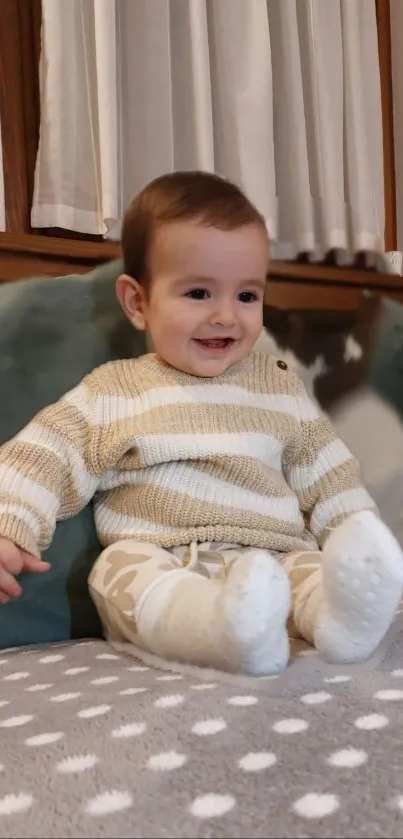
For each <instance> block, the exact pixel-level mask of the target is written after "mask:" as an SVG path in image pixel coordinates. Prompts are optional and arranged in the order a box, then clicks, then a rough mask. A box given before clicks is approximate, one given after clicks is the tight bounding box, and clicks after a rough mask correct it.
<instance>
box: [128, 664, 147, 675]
mask: <svg viewBox="0 0 403 839" xmlns="http://www.w3.org/2000/svg"><path fill="white" fill-rule="evenodd" d="M149 669H150V668H149V667H145V666H144V665H140V664H136V665H131V666H130V667H126V670H130V672H131V673H145V672H146V670H149Z"/></svg>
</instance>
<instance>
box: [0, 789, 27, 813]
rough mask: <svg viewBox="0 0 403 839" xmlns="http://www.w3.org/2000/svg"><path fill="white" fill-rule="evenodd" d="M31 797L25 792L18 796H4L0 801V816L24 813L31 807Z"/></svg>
mask: <svg viewBox="0 0 403 839" xmlns="http://www.w3.org/2000/svg"><path fill="white" fill-rule="evenodd" d="M33 800H34V799H33V796H32V795H28V794H27V793H25V792H20V793H18V795H13V794H11V795H6V797H5V798H1V799H0V816H13V815H14V813H24V812H25V811H26V810H29V808H30V807H31V805H32V802H33Z"/></svg>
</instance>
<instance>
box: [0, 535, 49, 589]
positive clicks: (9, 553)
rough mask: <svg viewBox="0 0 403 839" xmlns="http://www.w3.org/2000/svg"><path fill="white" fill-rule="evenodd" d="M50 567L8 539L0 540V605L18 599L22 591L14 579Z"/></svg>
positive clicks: (46, 569)
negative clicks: (11, 598) (25, 573)
mask: <svg viewBox="0 0 403 839" xmlns="http://www.w3.org/2000/svg"><path fill="white" fill-rule="evenodd" d="M49 568H50V565H49V563H48V562H43V560H42V559H37V558H36V556H32V554H29V553H27V552H26V551H23V550H21V548H19V547H18V546H17V545H15V544H14V542H12V541H11V540H10V539H2V538H0V603H8V601H9V599H10V597H19V596H20V594H21V592H22V589H21V586H20V584H19V583H18V582H17V580H16V579H15V578H16V577H18V575H19V574H21V573H22V572H23V571H35V572H39V573H41V572H42V571H48V570H49Z"/></svg>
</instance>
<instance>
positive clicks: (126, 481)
mask: <svg viewBox="0 0 403 839" xmlns="http://www.w3.org/2000/svg"><path fill="white" fill-rule="evenodd" d="M91 499H94V510H95V521H96V527H97V532H98V536H99V539H100V542H101V544H102V545H104V546H107V545H109V544H112V543H114V542H116V541H118V540H119V539H134V540H136V541H145V542H153V543H155V544H157V545H160V546H161V547H166V548H170V547H174V546H178V545H185V544H189V543H190V542H192V541H197V542H204V541H212V542H225V543H235V544H241V545H248V546H251V547H260V548H267V549H272V550H274V551H282V552H288V551H294V550H304V549H307V548H313V547H316V546H317V544H318V543H319V544H320V543H321V541H322V540H323V538H324V536H325V535H326V531H327V529H328V528H331V527H334V526H335V525H337V524H338V523H340V522H341V521H342V520H343V519H344V518H346V517H347V516H349V515H350V514H351V513H352V512H354V511H357V510H362V509H368V508H372V507H373V506H374V504H373V502H372V499H371V498H370V496H369V495H368V494H367V492H366V490H365V489H364V488H363V487H362V486H361V483H360V476H359V467H358V464H357V462H356V460H354V458H353V457H352V455H351V454H350V452H349V451H348V449H347V448H346V446H345V445H344V444H343V443H342V442H341V441H340V440H339V439H337V437H336V436H335V434H334V432H333V430H332V427H331V425H330V423H329V421H328V420H327V419H326V418H325V417H324V416H323V415H322V414H321V413H320V412H319V411H318V409H317V407H316V405H315V404H314V403H313V401H311V399H310V398H309V397H308V395H307V393H306V391H305V389H304V386H303V385H302V383H301V382H300V380H299V379H298V377H297V376H296V375H295V373H293V372H291V371H290V370H289V369H287V368H286V365H285V364H284V363H283V362H281V361H280V362H278V361H277V360H276V359H275V358H272V357H270V356H268V355H266V354H263V353H262V354H260V353H252V354H251V355H249V356H248V357H247V358H246V359H244V360H243V361H242V362H240V363H239V364H237V365H235V366H234V367H232V368H230V369H229V370H227V371H226V372H225V373H224V374H223V375H222V376H217V377H215V378H212V379H204V378H203V379H200V378H195V377H193V376H190V375H187V374H185V373H182V372H180V371H178V370H175V369H173V368H171V367H169V366H168V365H167V364H166V363H165V362H163V361H162V360H161V359H159V358H158V356H156V355H154V354H149V355H146V356H143V357H141V358H138V359H134V360H124V361H113V362H111V363H109V364H106V365H105V366H103V367H100V368H98V369H96V370H95V371H94V372H92V373H91V374H90V375H88V376H87V377H86V378H85V379H84V380H83V381H82V382H81V383H80V384H79V385H78V386H77V387H75V388H74V389H73V390H72V391H70V392H69V393H67V394H66V395H65V396H64V397H63V398H62V399H60V401H59V402H57V403H56V404H54V405H52V406H50V407H48V408H46V409H44V410H43V411H41V412H40V413H39V414H38V415H37V416H36V417H35V418H34V420H33V421H32V422H31V423H30V424H29V425H28V426H26V427H25V429H23V430H22V431H21V432H20V433H19V434H17V436H16V437H15V438H13V439H12V440H11V441H10V442H8V443H6V444H5V445H4V446H2V448H1V449H0V536H3V537H8V538H9V539H12V540H13V542H15V543H16V544H17V545H19V546H20V547H21V548H23V549H25V550H26V551H29V552H30V553H33V554H35V555H36V556H39V555H40V553H41V552H42V551H43V550H44V549H46V548H47V547H48V546H49V544H50V542H51V540H52V536H53V533H54V529H55V526H56V522H57V520H59V519H65V518H68V517H70V516H74V515H75V514H77V513H78V512H79V511H80V510H81V509H82V508H83V507H84V506H85V505H86V504H87V503H88V502H89V501H90V500H91Z"/></svg>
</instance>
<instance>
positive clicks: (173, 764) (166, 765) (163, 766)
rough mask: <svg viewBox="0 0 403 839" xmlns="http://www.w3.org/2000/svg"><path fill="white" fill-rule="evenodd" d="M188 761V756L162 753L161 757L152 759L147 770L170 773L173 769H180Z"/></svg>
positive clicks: (176, 753)
mask: <svg viewBox="0 0 403 839" xmlns="http://www.w3.org/2000/svg"><path fill="white" fill-rule="evenodd" d="M186 760H187V757H186V755H181V754H178V752H161V754H159V755H153V756H152V757H150V759H149V761H148V763H147V768H148V769H152V770H154V771H155V772H169V771H170V770H171V769H179V768H180V767H181V766H183V765H184V764H185V763H186Z"/></svg>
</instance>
